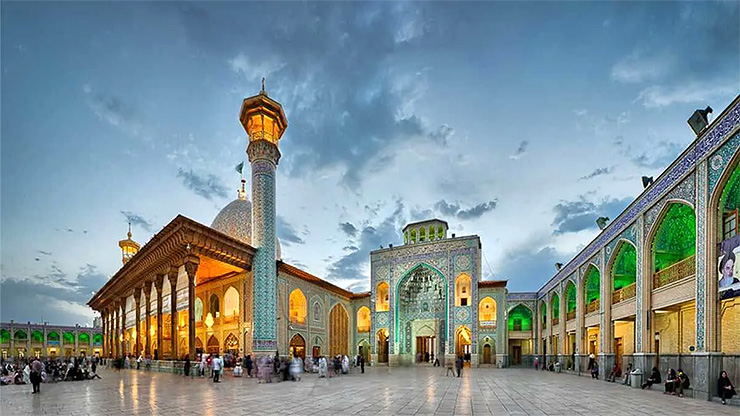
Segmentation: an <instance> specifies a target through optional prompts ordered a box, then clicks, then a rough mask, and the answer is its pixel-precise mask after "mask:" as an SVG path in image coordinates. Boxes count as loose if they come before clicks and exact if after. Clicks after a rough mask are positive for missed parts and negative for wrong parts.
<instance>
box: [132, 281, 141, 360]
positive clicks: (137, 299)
mask: <svg viewBox="0 0 740 416" xmlns="http://www.w3.org/2000/svg"><path fill="white" fill-rule="evenodd" d="M134 308H136V309H135V310H134V314H135V316H136V320H135V321H134V333H135V334H136V336H135V337H134V354H136V357H137V358H138V357H139V355H140V354H141V350H140V348H139V340H140V339H141V334H140V333H139V332H140V331H141V288H140V287H137V288H136V289H134Z"/></svg>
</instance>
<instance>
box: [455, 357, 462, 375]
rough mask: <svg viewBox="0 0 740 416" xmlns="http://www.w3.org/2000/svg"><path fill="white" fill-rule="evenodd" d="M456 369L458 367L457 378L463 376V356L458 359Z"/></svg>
mask: <svg viewBox="0 0 740 416" xmlns="http://www.w3.org/2000/svg"><path fill="white" fill-rule="evenodd" d="M456 367H457V376H458V377H460V375H461V374H462V369H463V357H462V355H459V356H458V357H457V362H456Z"/></svg>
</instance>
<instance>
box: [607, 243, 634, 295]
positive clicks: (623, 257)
mask: <svg viewBox="0 0 740 416" xmlns="http://www.w3.org/2000/svg"><path fill="white" fill-rule="evenodd" d="M607 267H608V268H607V270H609V274H610V277H611V285H612V304H616V303H619V302H622V301H623V300H627V299H632V298H634V297H635V295H636V293H637V292H636V286H635V285H636V282H637V248H636V247H635V246H634V244H632V242H631V241H629V240H625V239H620V240H619V242H618V243H617V245H616V247H615V249H614V253H612V256H611V259H610V262H609V263H608V266H607Z"/></svg>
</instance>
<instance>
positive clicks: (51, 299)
mask: <svg viewBox="0 0 740 416" xmlns="http://www.w3.org/2000/svg"><path fill="white" fill-rule="evenodd" d="M107 280H108V278H107V277H106V276H105V275H103V274H102V273H101V272H100V271H99V270H98V269H97V268H96V267H95V266H93V265H90V264H87V265H85V266H84V267H82V268H80V270H79V271H78V273H77V275H76V276H73V277H70V276H68V275H67V274H66V273H64V272H62V271H61V270H60V269H59V268H58V267H57V266H55V265H53V266H52V268H51V271H50V272H49V273H48V274H45V275H35V276H33V277H27V278H18V279H16V278H9V277H5V276H3V277H2V279H1V280H0V283H1V284H2V291H0V315H2V316H7V317H12V318H13V319H15V320H16V321H20V322H26V321H31V322H42V320H43V321H49V322H52V323H67V324H71V323H75V322H76V323H80V324H81V325H84V324H87V325H90V324H92V317H93V311H92V310H91V309H90V308H88V307H87V306H85V304H86V303H87V301H88V300H90V298H91V297H92V295H93V293H94V291H96V290H98V289H100V288H101V287H102V286H103V285H104V284H105V282H106V281H107ZM28 305H33V307H32V308H29V307H28Z"/></svg>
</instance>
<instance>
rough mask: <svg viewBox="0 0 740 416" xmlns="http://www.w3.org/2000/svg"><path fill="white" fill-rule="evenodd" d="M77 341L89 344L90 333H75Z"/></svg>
mask: <svg viewBox="0 0 740 416" xmlns="http://www.w3.org/2000/svg"><path fill="white" fill-rule="evenodd" d="M77 342H78V343H80V344H86V345H89V344H90V335H89V334H88V333H87V332H80V333H79V334H77Z"/></svg>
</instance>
